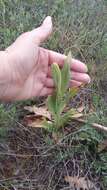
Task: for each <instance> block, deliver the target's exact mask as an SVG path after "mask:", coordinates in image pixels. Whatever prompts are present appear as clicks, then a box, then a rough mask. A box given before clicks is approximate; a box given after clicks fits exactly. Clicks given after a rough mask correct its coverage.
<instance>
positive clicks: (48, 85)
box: [45, 78, 55, 88]
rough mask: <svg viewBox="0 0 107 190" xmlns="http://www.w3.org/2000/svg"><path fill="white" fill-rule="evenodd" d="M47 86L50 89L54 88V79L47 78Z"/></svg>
mask: <svg viewBox="0 0 107 190" xmlns="http://www.w3.org/2000/svg"><path fill="white" fill-rule="evenodd" d="M45 85H46V86H47V87H48V88H54V86H55V85H54V81H53V79H52V78H47V80H46V83H45Z"/></svg>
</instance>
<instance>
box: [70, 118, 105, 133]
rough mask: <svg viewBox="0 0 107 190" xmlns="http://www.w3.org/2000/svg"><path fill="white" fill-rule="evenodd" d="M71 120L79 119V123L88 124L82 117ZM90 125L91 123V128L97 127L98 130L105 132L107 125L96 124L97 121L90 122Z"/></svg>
mask: <svg viewBox="0 0 107 190" xmlns="http://www.w3.org/2000/svg"><path fill="white" fill-rule="evenodd" d="M73 120H75V121H79V122H81V123H85V124H88V121H85V120H84V119H78V118H73ZM90 125H91V126H92V127H93V128H95V129H98V130H100V131H105V132H107V127H105V126H103V125H100V124H98V123H91V124H90Z"/></svg>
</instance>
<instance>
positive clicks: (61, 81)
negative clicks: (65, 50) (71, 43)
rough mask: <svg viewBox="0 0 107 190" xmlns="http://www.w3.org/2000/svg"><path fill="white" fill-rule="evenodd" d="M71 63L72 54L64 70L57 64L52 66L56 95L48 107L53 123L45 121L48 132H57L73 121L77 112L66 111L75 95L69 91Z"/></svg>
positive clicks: (50, 97) (50, 100)
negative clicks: (73, 116)
mask: <svg viewBox="0 0 107 190" xmlns="http://www.w3.org/2000/svg"><path fill="white" fill-rule="evenodd" d="M70 62H71V53H69V54H68V56H67V59H66V60H65V63H64V66H63V68H62V69H60V68H59V66H58V64H57V63H53V64H52V76H53V80H54V84H55V91H54V93H53V94H52V95H51V96H49V97H48V99H47V106H48V110H49V111H50V113H51V116H52V122H47V121H45V126H46V128H48V130H53V131H57V130H58V129H59V128H61V127H63V126H64V125H65V124H67V123H68V121H69V120H71V118H72V115H74V113H75V110H74V109H71V108H68V109H67V111H66V112H64V109H65V108H66V107H67V104H68V102H69V100H70V98H71V97H72V96H73V95H74V92H73V93H71V91H70V90H69V80H70V77H71V76H70Z"/></svg>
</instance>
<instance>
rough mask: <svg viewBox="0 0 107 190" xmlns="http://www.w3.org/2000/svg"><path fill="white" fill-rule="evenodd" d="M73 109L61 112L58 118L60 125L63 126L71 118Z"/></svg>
mask: <svg viewBox="0 0 107 190" xmlns="http://www.w3.org/2000/svg"><path fill="white" fill-rule="evenodd" d="M75 112H76V111H75V109H70V110H69V111H68V112H67V113H65V114H63V115H62V116H61V119H60V127H63V126H64V125H65V124H67V123H68V122H69V121H70V120H71V119H72V116H73V115H74V114H75Z"/></svg>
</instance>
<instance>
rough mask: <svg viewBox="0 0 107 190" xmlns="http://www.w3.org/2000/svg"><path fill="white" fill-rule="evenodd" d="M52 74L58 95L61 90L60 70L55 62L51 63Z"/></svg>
mask: <svg viewBox="0 0 107 190" xmlns="http://www.w3.org/2000/svg"><path fill="white" fill-rule="evenodd" d="M52 76H53V80H54V83H55V87H56V88H57V93H58V95H59V94H60V92H61V71H60V68H59V66H58V64H57V63H53V64H52Z"/></svg>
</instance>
